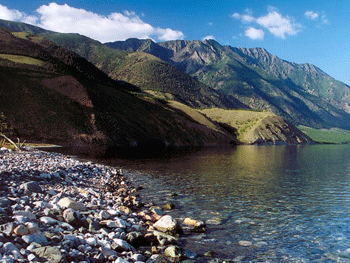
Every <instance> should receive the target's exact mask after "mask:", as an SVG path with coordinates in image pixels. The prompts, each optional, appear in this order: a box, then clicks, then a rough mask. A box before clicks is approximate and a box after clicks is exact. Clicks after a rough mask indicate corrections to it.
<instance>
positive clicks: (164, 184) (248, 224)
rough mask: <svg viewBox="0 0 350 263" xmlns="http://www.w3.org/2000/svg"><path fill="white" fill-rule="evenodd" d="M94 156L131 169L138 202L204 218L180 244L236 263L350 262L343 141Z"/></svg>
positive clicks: (349, 184)
mask: <svg viewBox="0 0 350 263" xmlns="http://www.w3.org/2000/svg"><path fill="white" fill-rule="evenodd" d="M100 161H101V162H104V163H106V164H110V165H116V166H118V167H124V168H125V169H128V170H131V171H133V174H130V175H129V176H130V179H131V180H134V181H135V183H136V184H138V185H142V186H143V187H144V190H143V191H142V193H141V195H142V196H143V198H144V199H145V201H153V202H155V203H156V204H159V205H162V204H163V203H165V202H167V201H169V200H170V201H172V202H174V203H175V205H176V207H177V209H175V210H174V211H173V212H172V214H173V215H174V216H175V217H185V216H192V217H195V218H199V219H202V220H204V221H207V222H208V223H209V224H210V225H209V226H210V227H209V230H208V233H206V234H205V235H198V236H193V237H190V239H189V241H188V243H187V245H186V246H187V247H188V248H191V249H193V250H195V251H197V252H205V251H207V250H208V247H210V249H211V250H215V251H217V252H219V255H220V256H221V257H223V258H224V257H227V258H230V259H234V260H235V261H237V262H349V261H350V145H304V146H236V147H232V148H209V149H203V150H200V151H197V150H196V151H190V152H186V153H174V154H169V153H167V155H166V156H163V157H162V156H161V157H157V158H142V159H109V160H100ZM172 192H176V193H178V196H177V197H170V195H169V194H170V193H172ZM244 242H246V243H244ZM241 244H248V245H246V246H243V245H241Z"/></svg>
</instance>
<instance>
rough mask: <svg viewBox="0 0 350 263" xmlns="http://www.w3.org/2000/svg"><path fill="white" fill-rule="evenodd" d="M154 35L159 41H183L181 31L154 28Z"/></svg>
mask: <svg viewBox="0 0 350 263" xmlns="http://www.w3.org/2000/svg"><path fill="white" fill-rule="evenodd" d="M155 33H156V34H155V35H156V36H157V38H158V39H159V40H161V41H168V40H176V39H184V37H185V35H184V34H183V33H182V32H181V31H176V30H173V29H170V28H166V29H162V28H156V30H155Z"/></svg>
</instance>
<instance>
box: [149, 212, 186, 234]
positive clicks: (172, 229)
mask: <svg viewBox="0 0 350 263" xmlns="http://www.w3.org/2000/svg"><path fill="white" fill-rule="evenodd" d="M153 227H154V228H156V229H157V230H159V231H162V232H164V233H171V234H176V233H178V232H179V231H180V227H179V224H178V222H177V221H176V220H175V219H173V218H172V217H171V216H170V215H165V216H162V217H161V218H160V219H159V220H158V221H157V222H156V223H155V224H154V225H153Z"/></svg>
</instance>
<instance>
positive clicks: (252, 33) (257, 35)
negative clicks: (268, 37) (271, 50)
mask: <svg viewBox="0 0 350 263" xmlns="http://www.w3.org/2000/svg"><path fill="white" fill-rule="evenodd" d="M245 36H247V37H249V38H250V39H253V40H263V39H264V36H265V33H264V31H263V30H261V29H256V28H255V27H250V28H248V29H247V30H246V31H245Z"/></svg>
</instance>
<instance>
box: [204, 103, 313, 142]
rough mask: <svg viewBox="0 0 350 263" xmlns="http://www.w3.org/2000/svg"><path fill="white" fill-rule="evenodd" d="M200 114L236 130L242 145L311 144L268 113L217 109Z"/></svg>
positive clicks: (206, 110) (307, 139)
mask: <svg viewBox="0 0 350 263" xmlns="http://www.w3.org/2000/svg"><path fill="white" fill-rule="evenodd" d="M200 112H201V113H203V114H204V115H206V116H207V117H208V118H210V119H212V120H213V121H216V122H218V123H224V124H227V125H229V126H231V127H233V128H234V129H236V130H237V134H238V140H239V141H240V142H242V143H248V144H252V143H264V142H273V143H275V142H277V141H283V142H289V143H299V142H311V140H310V138H308V137H307V136H304V135H303V134H302V133H301V132H300V131H299V130H298V129H296V128H295V127H294V126H293V125H291V124H290V123H288V122H286V121H285V120H284V119H282V118H281V117H278V116H276V115H274V114H273V113H270V112H257V111H251V110H225V109H218V108H212V109H203V110H200Z"/></svg>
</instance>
